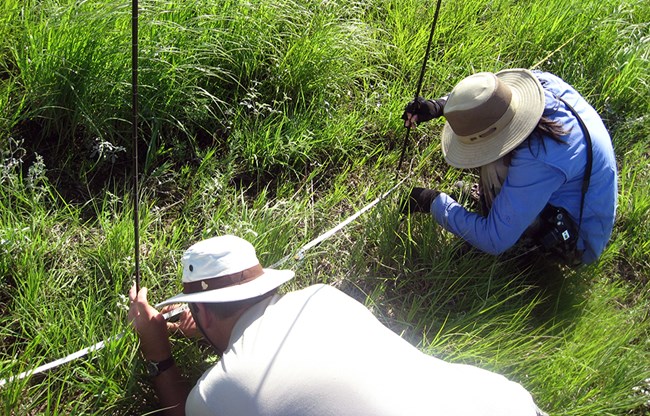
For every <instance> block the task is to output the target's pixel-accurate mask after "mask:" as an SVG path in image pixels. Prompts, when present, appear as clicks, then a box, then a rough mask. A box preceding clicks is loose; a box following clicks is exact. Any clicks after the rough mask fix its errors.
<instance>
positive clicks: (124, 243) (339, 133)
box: [0, 0, 650, 415]
mask: <svg viewBox="0 0 650 416" xmlns="http://www.w3.org/2000/svg"><path fill="white" fill-rule="evenodd" d="M432 3H433V2H432ZM0 5H1V6H0V7H1V8H0V12H1V13H0V23H1V24H0V57H1V58H2V59H0V105H1V106H2V110H3V111H2V112H0V135H1V137H2V142H0V143H1V144H0V151H1V153H0V154H1V156H2V157H1V159H0V162H1V164H0V169H1V170H0V251H1V252H2V256H0V272H1V276H2V278H1V280H0V378H2V379H5V378H7V377H10V376H12V375H16V374H18V373H20V372H22V371H25V370H28V369H30V368H34V367H36V366H37V365H39V364H43V363H46V362H49V361H52V360H54V359H56V358H60V357H62V356H64V355H66V354H69V353H72V352H75V351H77V350H79V349H81V348H84V347H87V346H89V345H92V344H94V343H96V342H98V341H100V340H103V339H107V338H108V337H110V336H113V335H116V334H119V333H122V332H124V331H125V333H126V336H125V337H123V338H121V339H120V340H119V341H115V342H113V343H110V344H109V345H108V346H107V347H106V348H105V349H104V350H102V351H100V352H94V353H91V354H90V355H89V356H88V357H86V358H83V359H79V360H76V361H74V362H72V363H70V364H66V365H64V366H61V367H59V368H56V369H53V370H50V371H48V372H46V373H44V374H40V375H35V376H32V377H28V378H26V379H24V380H20V381H14V382H11V383H9V384H7V385H6V386H4V387H2V388H0V409H1V410H0V412H2V413H3V414H8V415H12V414H15V415H22V414H145V413H147V412H151V411H154V410H155V409H156V408H157V407H156V400H155V397H154V395H153V393H152V391H151V388H150V387H149V386H148V383H147V381H146V378H145V377H144V376H143V374H144V369H143V367H142V362H141V360H140V357H139V354H138V349H137V341H136V339H135V336H134V335H133V333H132V332H131V331H130V330H129V327H128V325H127V323H126V322H125V315H126V313H125V310H124V294H125V293H126V291H127V290H128V288H129V287H130V285H131V281H132V276H133V272H134V270H133V258H132V257H133V236H134V231H133V219H132V217H133V209H132V205H133V204H132V202H133V198H134V196H133V195H132V193H131V186H130V182H129V181H128V180H127V179H128V178H129V176H130V174H131V173H132V172H131V171H130V169H131V163H132V161H131V159H130V155H131V150H132V149H131V147H130V146H131V143H130V132H131V125H130V123H131V119H130V110H131V109H130V98H131V97H130V70H131V57H130V42H131V39H130V23H131V10H130V7H129V6H130V4H127V2H118V1H99V0H85V1H73V0H57V1H54V0H39V1H36V0H28V1H22V0H21V1H19V0H5V1H4V2H1V3H0ZM140 5H141V9H140V43H139V47H140V55H139V65H140V72H139V81H140V97H139V98H140V106H141V108H140V120H141V125H140V131H139V132H140V138H141V143H142V145H141V146H142V147H141V149H140V150H142V151H141V152H140V154H141V155H142V161H141V162H143V163H142V164H141V165H140V166H143V172H142V173H143V175H142V184H141V189H143V192H142V194H141V195H140V196H139V198H140V207H141V209H140V215H141V218H140V224H141V230H140V231H141V247H140V250H141V253H142V279H143V284H144V285H146V286H147V287H149V288H150V300H151V301H152V303H155V302H158V301H160V300H162V299H164V298H165V297H167V296H169V295H172V294H175V293H176V292H177V291H178V290H179V289H180V288H179V283H178V280H179V264H178V262H179V259H180V255H181V253H182V251H183V250H184V249H185V248H187V247H188V246H189V245H190V244H192V243H193V242H195V241H196V240H198V239H201V238H205V237H209V236H213V235H216V234H223V233H232V234H237V235H240V236H242V237H244V238H247V239H248V240H250V241H251V242H253V243H254V244H255V246H256V247H257V250H258V255H259V257H260V259H261V260H262V263H263V264H265V265H270V264H273V263H274V262H277V261H279V260H281V259H283V258H285V256H289V257H288V260H286V262H285V263H284V264H283V265H282V266H283V267H290V268H293V269H294V270H296V272H297V278H296V280H295V281H294V282H292V283H290V284H288V285H287V290H288V289H292V288H300V287H304V286H305V285H308V284H311V283H317V282H324V283H328V284H332V285H335V286H337V287H339V288H341V289H342V290H344V291H346V292H347V293H349V294H351V295H352V296H354V297H355V298H356V299H358V300H360V301H361V302H363V303H365V304H366V305H367V306H368V307H369V308H370V309H371V310H372V311H373V312H374V313H375V314H376V315H377V316H378V317H379V319H381V320H382V322H384V323H385V324H386V325H387V326H389V327H390V328H391V329H393V330H394V331H395V332H397V333H399V334H400V335H402V336H403V337H405V338H406V339H408V340H409V341H411V342H412V343H413V344H415V345H417V346H418V347H419V348H421V349H422V350H423V351H425V352H427V353H430V354H433V355H436V356H439V357H441V358H444V359H447V360H449V361H453V362H463V363H468V364H474V365H479V366H482V367H484V368H488V369H490V370H493V371H497V372H500V373H503V374H505V375H507V376H508V377H510V378H512V379H513V380H516V381H519V382H520V383H522V384H523V385H524V386H525V387H526V388H528V389H529V390H530V391H531V392H532V393H533V395H534V397H535V399H536V401H537V402H538V403H539V404H540V406H541V407H542V408H543V409H545V410H547V411H548V412H550V413H551V414H553V415H584V414H598V415H600V414H603V415H646V414H648V413H649V412H650V407H649V404H648V402H649V400H650V397H649V396H648V391H649V390H650V385H648V379H650V370H649V368H648V365H647V363H648V362H650V345H649V344H648V339H649V335H650V333H649V332H650V324H649V321H648V310H650V305H649V303H650V293H649V291H650V288H649V286H648V285H649V284H650V283H649V281H648V270H649V267H650V250H649V246H650V242H649V241H650V240H649V239H648V237H647V235H648V232H649V231H650V222H649V221H648V211H649V207H650V202H649V201H650V195H649V194H648V183H649V177H648V172H647V170H648V169H647V168H648V156H649V153H648V152H649V145H648V141H647V137H648V134H650V122H649V119H648V113H650V108H649V106H650V88H648V82H649V78H648V73H650V71H649V70H650V64H649V58H650V57H649V55H648V52H649V49H648V48H649V43H648V22H649V21H650V6H649V5H648V4H647V2H644V1H640V0H625V1H620V0H617V1H614V0H601V1H573V0H572V1H569V2H560V1H558V0H552V1H537V0H534V1H529V2H511V1H505V0H493V1H464V2H444V1H443V3H442V10H441V14H440V20H439V23H438V27H437V29H436V36H435V37H434V42H433V45H432V50H431V56H430V59H429V61H428V62H426V69H427V70H426V73H425V79H424V84H423V89H422V95H425V96H427V97H435V96H440V95H443V94H445V93H447V92H449V90H450V89H451V88H452V87H453V85H454V84H455V83H456V82H457V81H458V80H460V79H461V78H463V77H464V76H466V75H469V74H470V73H472V72H475V71H481V70H491V71H496V70H499V69H503V68H505V67H513V66H519V67H533V66H536V67H538V68H541V69H545V70H551V71H553V72H555V73H557V74H558V75H560V76H561V77H563V78H564V79H566V80H567V81H568V82H570V83H572V84H574V85H575V86H576V87H577V88H578V89H579V90H580V91H581V92H583V93H584V95H585V96H587V98H588V99H589V100H590V101H591V102H592V103H593V104H594V106H595V107H596V108H597V110H598V111H599V112H600V113H601V114H602V115H603V117H604V118H605V120H606V123H607V125H608V127H609V128H610V131H611V133H612V138H613V143H614V147H615V150H616V153H617V163H618V166H619V183H620V190H619V207H618V217H617V221H616V224H615V229H614V235H613V237H612V240H611V242H610V244H609V246H608V248H607V250H606V252H605V253H604V254H603V256H602V258H601V260H600V262H599V263H597V264H595V265H592V266H589V267H585V268H581V269H567V268H564V267H561V266H558V265H556V264H554V263H552V262H549V261H548V260H549V259H545V258H539V257H538V256H536V255H533V254H530V253H523V254H522V253H519V254H517V253H506V254H504V255H501V256H498V257H493V256H488V255H485V254H481V253H479V252H477V251H475V250H471V249H468V247H467V246H466V245H465V244H463V243H462V242H461V241H459V240H458V239H457V238H455V237H454V236H452V235H451V234H449V233H446V232H444V231H442V229H441V228H439V227H438V226H437V225H436V224H435V223H434V221H433V220H432V219H431V218H429V217H427V216H420V217H416V216H413V217H409V218H404V217H402V216H401V215H400V214H399V206H400V202H401V199H402V198H403V196H404V194H405V192H406V189H405V187H402V188H398V190H397V191H395V192H394V193H393V194H391V195H389V196H388V197H387V198H386V199H384V200H382V201H381V202H380V203H379V204H377V206H375V207H374V208H373V209H372V210H371V211H369V212H367V213H366V214H364V215H363V216H361V217H360V218H359V219H357V220H356V221H354V222H353V223H351V224H350V225H348V226H347V227H345V228H344V229H343V230H342V231H340V232H338V233H337V234H335V235H334V236H333V237H332V238H330V239H328V240H326V241H325V242H323V243H321V244H320V245H318V246H316V247H314V248H312V249H311V250H310V251H309V252H307V253H305V256H304V257H303V258H301V259H295V258H293V257H291V256H290V255H292V254H295V252H296V251H297V249H298V248H299V247H301V246H303V245H304V244H306V243H307V242H309V241H311V240H312V239H313V238H315V237H317V236H318V235H319V234H321V233H323V232H325V231H326V230H328V229H330V228H331V227H333V226H335V225H336V224H337V223H339V222H340V221H341V220H343V219H345V218H347V217H348V216H349V215H351V214H352V213H353V212H355V211H357V210H358V209H360V208H361V207H363V206H365V205H366V204H367V203H368V202H369V201H371V200H373V199H374V198H376V197H377V196H379V195H381V194H382V193H383V192H385V191H386V190H387V189H389V188H390V187H392V186H393V185H394V184H395V176H396V171H395V169H396V165H397V161H398V159H399V156H400V150H401V146H402V140H403V139H404V137H405V136H404V133H405V131H404V129H403V127H402V121H401V119H400V115H401V112H402V109H403V107H404V105H405V103H406V102H407V101H408V100H410V99H411V98H412V96H413V93H414V91H415V89H416V85H415V83H416V82H417V78H418V75H419V71H420V68H421V67H422V64H423V62H422V59H423V57H424V51H425V48H426V46H427V45H426V43H427V39H428V35H429V29H430V23H431V19H432V18H433V12H434V5H433V4H427V3H423V2H421V1H415V0H402V1H399V2H398V1H395V0H371V1H366V2H355V1H346V0H338V1H328V2H317V3H315V2H308V1H301V0H273V1H271V0H264V1H257V2H237V1H223V2H214V1H212V0H198V1H197V0H193V1H189V0H144V1H141V2H140ZM441 126H442V123H441V121H440V120H438V121H432V122H430V123H427V124H423V125H421V126H419V127H418V128H416V129H414V130H413V131H412V132H411V133H412V134H411V135H410V143H409V146H408V148H407V153H406V158H405V163H404V166H403V169H402V172H400V176H401V177H404V176H407V175H408V179H409V180H408V182H407V185H418V186H421V185H424V186H429V187H436V188H439V189H441V190H445V191H447V192H450V193H452V194H455V195H456V196H458V197H459V198H460V200H461V201H462V202H463V203H465V204H467V205H470V206H471V204H472V200H471V198H470V197H469V192H468V188H469V186H470V185H471V183H472V182H475V181H476V173H475V172H474V171H471V170H466V171H461V170H457V169H453V168H450V167H448V166H447V165H446V164H445V163H444V161H443V158H442V156H441V153H440V146H439V141H438V134H439V132H440V129H441ZM174 349H175V354H176V357H177V359H178V361H179V362H180V364H181V365H182V366H183V367H184V368H186V369H187V376H188V378H189V379H190V380H192V381H193V380H195V379H196V378H197V377H198V376H199V375H200V374H201V371H202V370H203V369H205V368H206V367H207V366H209V365H210V363H212V362H214V356H212V355H211V354H210V351H208V350H207V349H206V348H204V345H202V344H201V343H196V342H194V341H187V340H177V341H175V343H174ZM378 365H381V363H378ZM471 388H472V386H468V390H471Z"/></svg>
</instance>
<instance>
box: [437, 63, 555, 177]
mask: <svg viewBox="0 0 650 416" xmlns="http://www.w3.org/2000/svg"><path fill="white" fill-rule="evenodd" d="M495 75H496V76H497V78H499V79H500V80H501V81H502V82H504V83H505V84H507V85H508V86H509V87H510V89H511V91H512V105H513V108H514V110H515V111H514V116H513V118H512V120H511V121H510V123H509V124H508V125H507V126H505V127H504V128H503V129H502V130H501V131H499V132H497V133H495V134H494V136H493V137H490V138H489V139H486V140H483V141H478V142H475V143H464V142H462V141H461V140H460V139H459V137H458V135H456V134H455V133H454V131H453V130H452V129H451V126H450V125H449V123H448V122H447V123H445V126H444V127H443V130H442V138H441V146H442V153H443V155H444V157H445V160H446V161H447V163H448V164H449V165H451V166H454V167H457V168H462V169H467V168H476V167H479V166H484V165H487V164H488V163H491V162H494V161H495V160H497V159H499V158H501V157H503V156H505V155H506V154H508V153H510V152H511V151H512V150H514V148H515V147H517V146H519V145H520V144H521V143H522V142H523V141H524V140H526V138H527V137H528V136H529V135H530V133H532V131H533V130H534V129H535V126H537V123H538V122H539V119H540V118H541V117H542V113H543V111H544V90H543V88H542V84H541V83H540V82H539V80H538V79H537V78H536V77H535V75H534V74H533V73H532V72H531V71H529V70H527V69H508V70H504V71H500V72H497V73H496V74H495Z"/></svg>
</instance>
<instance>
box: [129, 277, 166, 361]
mask: <svg viewBox="0 0 650 416" xmlns="http://www.w3.org/2000/svg"><path fill="white" fill-rule="evenodd" d="M129 299H130V300H131V306H130V307H129V313H128V319H129V322H131V324H132V325H133V327H134V328H135V330H136V332H137V333H138V337H139V338H140V349H141V350H142V355H144V358H145V359H147V360H153V361H160V360H164V359H165V358H167V357H169V356H170V355H171V345H170V344H169V336H168V334H167V325H166V322H165V318H163V316H162V315H161V314H160V312H158V311H157V310H156V309H155V308H154V307H153V306H151V305H149V302H148V301H147V288H146V287H143V288H140V291H139V292H138V293H136V291H135V284H134V285H133V287H132V288H131V290H130V291H129Z"/></svg>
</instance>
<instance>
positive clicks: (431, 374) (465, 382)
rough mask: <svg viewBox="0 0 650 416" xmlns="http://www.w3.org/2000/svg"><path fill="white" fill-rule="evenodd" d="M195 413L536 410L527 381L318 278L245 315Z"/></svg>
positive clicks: (391, 415) (285, 415)
mask: <svg viewBox="0 0 650 416" xmlns="http://www.w3.org/2000/svg"><path fill="white" fill-rule="evenodd" d="M186 414H188V415H219V416H256V415H268V416H293V415H295V416H298V415H300V416H311V415H314V416H315V415H318V416H328V415H332V416H334V415H336V416H341V415H359V416H397V415H400V416H403V415H409V416H416V415H445V416H455V415H467V416H470V415H471V416H535V415H536V406H535V404H534V403H533V400H532V398H531V396H530V394H529V393H528V392H527V391H526V390H525V389H524V388H523V387H522V386H520V385H519V384H517V383H514V382H511V381H509V380H507V379H506V378H505V377H503V376H501V375H498V374H495V373H492V372H489V371H486V370H482V369H480V368H477V367H473V366H468V365H462V364H450V363H446V362H444V361H442V360H439V359H437V358H435V357H431V356H429V355H427V354H424V353H423V352H421V351H419V350H418V349H417V348H416V347H414V346H412V345H411V344H409V343H408V342H407V341H405V340H404V339H402V338H401V337H399V336H398V335H397V334H395V333H394V332H392V331H391V330H390V329H388V328H386V327H385V326H384V325H382V324H381V323H380V322H379V321H378V320H377V319H376V318H375V317H374V316H373V315H372V313H371V312H370V311H368V309H366V308H365V307H364V306H363V305H362V304H360V303H359V302H357V301H356V300H354V299H352V298H350V297H349V296H347V295H346V294H344V293H343V292H340V291H339V290H337V289H335V288H332V287H330V286H327V285H314V286H310V287H308V288H306V289H303V290H300V291H296V292H292V293H289V294H286V295H284V296H279V295H276V296H273V297H272V298H270V299H268V300H265V301H264V302H261V303H259V304H257V305H255V306H254V307H253V308H251V309H249V310H248V311H246V312H245V314H244V315H242V317H241V318H240V319H239V321H238V322H237V324H236V325H235V328H234V330H233V333H232V336H231V340H230V345H229V347H228V348H227V350H226V351H225V353H224V355H223V357H222V359H221V360H220V361H219V362H218V363H217V364H215V365H214V366H213V367H212V368H210V369H209V370H208V371H207V372H206V373H205V374H204V375H203V377H201V379H200V380H199V381H198V382H197V385H196V386H195V387H194V388H193V389H192V391H191V393H190V395H189V397H188V400H187V405H186Z"/></svg>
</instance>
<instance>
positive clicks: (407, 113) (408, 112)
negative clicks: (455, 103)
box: [402, 97, 447, 127]
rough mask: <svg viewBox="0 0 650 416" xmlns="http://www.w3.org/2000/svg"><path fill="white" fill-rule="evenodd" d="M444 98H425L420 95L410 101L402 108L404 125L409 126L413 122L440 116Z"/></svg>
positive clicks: (443, 106) (416, 122)
mask: <svg viewBox="0 0 650 416" xmlns="http://www.w3.org/2000/svg"><path fill="white" fill-rule="evenodd" d="M446 102H447V100H446V99H444V98H440V99H438V100H425V99H424V98H422V97H418V98H417V99H415V100H413V101H411V102H410V103H408V104H407V105H406V107H405V108H404V113H403V114H402V120H404V127H410V126H411V125H413V124H418V123H422V122H425V121H429V120H432V119H434V118H438V117H441V116H442V115H443V110H444V108H445V103H446Z"/></svg>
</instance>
